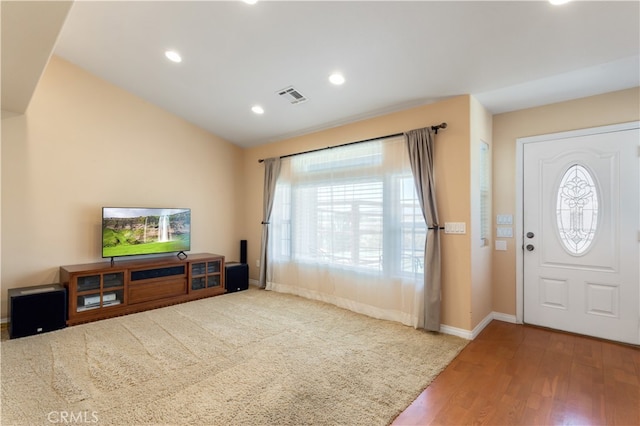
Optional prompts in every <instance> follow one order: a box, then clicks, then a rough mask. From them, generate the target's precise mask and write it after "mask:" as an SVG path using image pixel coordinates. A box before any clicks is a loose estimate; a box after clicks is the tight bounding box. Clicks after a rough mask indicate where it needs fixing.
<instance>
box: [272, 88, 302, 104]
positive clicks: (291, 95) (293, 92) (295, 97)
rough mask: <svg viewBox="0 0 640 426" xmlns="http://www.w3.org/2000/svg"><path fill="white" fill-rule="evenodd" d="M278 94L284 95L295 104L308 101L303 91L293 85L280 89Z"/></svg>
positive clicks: (284, 97)
mask: <svg viewBox="0 0 640 426" xmlns="http://www.w3.org/2000/svg"><path fill="white" fill-rule="evenodd" d="M277 93H278V95H280V96H282V98H283V99H286V100H287V101H289V102H290V103H292V104H293V105H295V104H300V103H302V102H306V101H307V98H306V96H304V95H303V94H302V93H300V92H298V90H297V89H295V88H294V87H293V86H289V87H287V88H286V89H282V90H278V92H277Z"/></svg>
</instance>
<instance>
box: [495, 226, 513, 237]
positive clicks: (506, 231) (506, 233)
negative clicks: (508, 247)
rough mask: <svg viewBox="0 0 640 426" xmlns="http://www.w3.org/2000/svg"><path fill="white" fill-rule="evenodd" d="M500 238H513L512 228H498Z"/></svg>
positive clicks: (497, 235)
mask: <svg viewBox="0 0 640 426" xmlns="http://www.w3.org/2000/svg"><path fill="white" fill-rule="evenodd" d="M496 237H498V238H513V228H512V227H511V226H498V229H497V230H496Z"/></svg>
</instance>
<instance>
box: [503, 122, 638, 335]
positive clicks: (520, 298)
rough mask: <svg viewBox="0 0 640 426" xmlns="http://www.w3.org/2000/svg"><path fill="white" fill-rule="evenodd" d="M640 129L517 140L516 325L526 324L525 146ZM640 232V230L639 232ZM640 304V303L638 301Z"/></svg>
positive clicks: (614, 127)
mask: <svg viewBox="0 0 640 426" xmlns="http://www.w3.org/2000/svg"><path fill="white" fill-rule="evenodd" d="M638 128H640V121H632V122H628V123H620V124H612V125H607V126H598V127H589V128H586V129H579V130H570V131H566V132H558V133H549V134H543V135H537V136H528V137H523V138H518V139H516V210H515V211H516V214H515V225H516V233H515V250H516V323H517V324H523V323H524V251H523V246H524V235H523V233H524V231H523V227H524V224H523V222H524V196H523V185H524V145H525V144H527V143H532V142H543V141H547V140H558V139H567V138H573V137H578V136H588V135H597V134H601V133H612V132H620V131H624V130H632V129H638ZM639 154H640V153H639ZM639 232H640V230H639ZM638 303H640V301H638Z"/></svg>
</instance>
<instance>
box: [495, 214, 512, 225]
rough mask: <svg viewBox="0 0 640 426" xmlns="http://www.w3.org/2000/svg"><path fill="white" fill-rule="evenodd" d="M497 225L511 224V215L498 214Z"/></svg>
mask: <svg viewBox="0 0 640 426" xmlns="http://www.w3.org/2000/svg"><path fill="white" fill-rule="evenodd" d="M496 224H497V225H513V215H511V214H499V215H497V216H496Z"/></svg>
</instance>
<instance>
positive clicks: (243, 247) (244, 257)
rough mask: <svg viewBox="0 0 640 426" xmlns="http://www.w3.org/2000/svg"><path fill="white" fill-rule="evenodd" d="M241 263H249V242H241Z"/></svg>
mask: <svg viewBox="0 0 640 426" xmlns="http://www.w3.org/2000/svg"><path fill="white" fill-rule="evenodd" d="M240 263H247V240H240Z"/></svg>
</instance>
